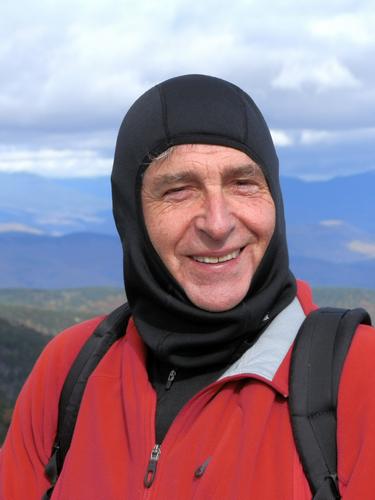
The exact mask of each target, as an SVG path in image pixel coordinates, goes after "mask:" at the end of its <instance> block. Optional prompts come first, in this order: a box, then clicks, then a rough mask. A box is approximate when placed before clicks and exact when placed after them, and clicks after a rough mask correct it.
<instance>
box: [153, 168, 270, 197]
mask: <svg viewBox="0 0 375 500" xmlns="http://www.w3.org/2000/svg"><path fill="white" fill-rule="evenodd" d="M223 170H224V171H223V179H224V181H227V180H229V179H232V178H233V177H240V176H241V177H247V178H250V177H258V176H262V177H263V173H262V170H261V168H260V167H259V166H258V165H257V164H256V163H246V164H244V165H237V166H227V167H224V169H223ZM197 180H199V177H198V175H197V174H196V173H195V172H192V171H190V170H180V171H177V172H168V173H164V174H156V175H155V177H154V179H153V180H152V187H153V189H155V190H156V191H160V190H162V189H164V188H168V186H173V185H174V184H178V183H180V182H181V183H185V182H196V181H197Z"/></svg>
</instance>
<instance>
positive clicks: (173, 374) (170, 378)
mask: <svg viewBox="0 0 375 500" xmlns="http://www.w3.org/2000/svg"><path fill="white" fill-rule="evenodd" d="M175 378H176V370H172V371H171V372H170V373H169V375H168V380H167V383H166V384H165V390H166V391H169V389H170V388H171V387H172V384H173V381H174V379H175Z"/></svg>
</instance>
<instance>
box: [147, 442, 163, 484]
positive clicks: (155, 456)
mask: <svg viewBox="0 0 375 500" xmlns="http://www.w3.org/2000/svg"><path fill="white" fill-rule="evenodd" d="M160 453H161V446H160V444H156V445H155V446H154V447H153V448H152V451H151V457H150V460H149V462H148V466H147V471H146V474H145V477H144V479H143V484H144V485H145V487H146V488H150V487H151V485H152V483H153V482H154V479H155V475H156V466H157V465H158V460H159V458H160Z"/></svg>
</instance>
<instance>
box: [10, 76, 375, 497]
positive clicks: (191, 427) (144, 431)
mask: <svg viewBox="0 0 375 500" xmlns="http://www.w3.org/2000/svg"><path fill="white" fill-rule="evenodd" d="M112 185H113V206H114V215H115V220H116V224H117V228H118V231H119V234H120V237H121V241H122V244H123V248H124V275H125V284H126V293H127V297H128V301H129V305H130V309H131V313H132V317H131V319H130V321H129V324H128V327H127V331H126V335H125V336H124V337H123V338H121V339H120V340H119V341H117V342H116V343H115V344H114V345H113V346H112V347H111V349H110V350H109V351H108V353H107V354H106V355H105V356H104V358H103V359H102V360H101V362H100V364H99V366H98V367H97V369H96V370H95V372H94V373H93V375H92V376H91V378H90V380H89V383H88V385H87V387H86V390H85V394H84V398H83V400H82V403H81V407H80V411H79V415H78V420H77V425H76V428H75V433H74V436H73V441H72V444H71V447H70V450H69V452H68V454H67V456H66V460H65V463H64V468H63V470H62V473H61V475H60V478H59V480H58V482H57V484H56V486H55V489H54V492H53V495H52V498H53V499H64V500H66V499H69V500H70V499H76V498H77V499H80V500H86V499H87V500H96V499H98V500H99V499H100V500H103V499H106V500H107V499H108V500H112V499H113V500H117V499H122V498H123V499H131V500H135V499H138V498H157V499H162V500H169V499H173V500H176V499H178V500H184V499H186V500H187V499H192V498H194V499H202V500H206V499H215V500H217V499H219V500H220V499H233V500H234V499H236V500H237V499H238V500H241V499H248V498H254V499H262V500H264V499H266V500H267V499H281V498H282V499H288V500H289V499H298V500H304V499H310V498H311V492H310V488H309V485H308V483H307V480H306V478H305V475H304V473H303V470H302V467H301V463H300V459H299V456H298V453H297V451H296V447H295V443H294V439H293V436H292V429H291V424H290V419H289V413H288V401H287V398H288V372H289V364H290V348H291V346H292V344H293V341H294V338H295V336H296V334H297V331H298V329H299V327H300V325H301V323H302V322H303V320H304V318H305V315H306V314H307V313H309V312H310V311H311V310H312V309H313V308H314V306H313V304H312V301H311V294H310V291H309V289H308V288H307V287H306V286H305V285H303V284H299V286H298V296H297V295H296V289H297V287H296V282H295V279H294V277H293V275H292V274H291V272H290V270H289V265H288V253H287V244H286V237H285V226H284V215H283V204H282V196H281V191H280V186H279V176H278V160H277V156H276V153H275V150H274V146H273V143H272V139H271V136H270V133H269V130H268V127H267V125H266V123H265V121H264V119H263V117H262V115H261V113H260V111H259V110H258V108H257V107H256V105H255V104H254V103H253V101H252V100H251V99H250V97H249V96H248V95H247V94H245V93H244V92H243V91H242V90H241V89H239V88H238V87H236V86H234V85H232V84H231V83H229V82H226V81H223V80H220V79H217V78H213V77H207V76H203V75H189V76H183V77H178V78H174V79H171V80H167V81H166V82H163V83H162V84H160V85H158V86H156V87H154V88H152V89H151V90H149V91H148V92H146V93H145V94H144V95H143V96H141V97H140V98H139V99H138V101H136V103H135V104H134V105H133V106H132V107H131V108H130V110H129V112H128V113H127V115H126V117H125V119H124V122H123V124H122V126H121V129H120V132H119V137H118V141H117V146H116V154H115V161H114V168H113V174H112ZM101 319H102V318H96V319H93V320H91V321H88V322H85V323H83V324H81V325H78V326H74V327H72V328H71V329H69V330H67V331H65V332H64V333H62V334H61V335H59V336H57V337H56V338H55V339H54V340H53V341H52V342H51V343H50V344H49V346H48V347H47V349H46V350H45V351H44V353H43V354H42V355H41V358H40V360H39V361H38V363H37V365H36V367H35V368H34V370H33V373H32V375H31V377H30V378H29V379H28V381H27V383H26V385H25V387H24V389H23V391H22V394H21V396H20V398H19V401H18V403H17V407H16V410H15V414H14V418H13V423H12V426H11V428H10V431H9V433H8V436H7V440H6V442H5V445H4V448H3V451H2V457H1V460H2V461H1V476H0V480H1V494H2V497H1V498H4V499H5V500H18V499H21V498H22V499H24V498H28V499H30V500H33V499H39V498H41V496H42V495H43V493H44V492H45V491H46V490H47V488H48V487H49V484H48V481H47V480H46V478H45V476H44V467H45V465H46V463H47V462H48V460H49V457H50V454H51V449H52V445H53V441H54V437H55V433H56V425H57V413H58V411H57V407H58V400H59V395H60V392H61V388H62V385H63V383H64V380H65V378H66V375H67V373H68V372H69V368H70V366H71V364H72V362H73V360H74V359H75V357H76V355H77V353H78V352H79V350H80V348H81V347H82V345H83V344H84V342H85V340H86V339H87V338H88V337H89V336H90V334H91V333H92V332H93V330H94V329H95V327H96V325H97V324H98V323H99V322H100V320H101ZM374 339H375V337H374V335H373V331H372V329H371V328H370V327H365V326H361V327H360V328H359V329H358V332H357V333H356V336H355V339H354V342H353V345H352V347H351V350H350V353H349V356H348V358H347V361H346V365H345V369H344V373H343V376H342V385H341V392H340V400H339V412H338V466H339V485H340V490H341V494H342V495H343V496H344V498H345V499H348V500H349V499H353V500H354V499H355V500H358V499H366V498H368V499H370V498H374V495H375V487H374V486H373V481H371V475H372V467H371V466H372V465H373V464H374V463H375V438H374V436H375V433H374V431H375V429H373V427H374V426H375V424H374V422H375V418H374V417H375V403H374V398H372V397H371V398H370V395H371V393H372V390H373V389H372V388H373V386H374V378H375V376H374V373H373V370H372V357H373V353H374V350H375V340H374Z"/></svg>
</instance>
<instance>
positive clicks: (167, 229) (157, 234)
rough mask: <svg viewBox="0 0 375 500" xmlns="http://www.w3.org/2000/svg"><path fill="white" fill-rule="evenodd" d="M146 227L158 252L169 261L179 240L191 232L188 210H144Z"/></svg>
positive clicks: (164, 259) (163, 258)
mask: <svg viewBox="0 0 375 500" xmlns="http://www.w3.org/2000/svg"><path fill="white" fill-rule="evenodd" d="M144 219H145V224H146V229H147V232H148V235H149V238H150V240H151V243H152V245H153V246H154V248H155V250H156V252H157V253H158V254H159V256H160V257H161V258H162V260H163V261H164V262H165V263H167V262H168V261H169V260H170V259H171V257H172V256H173V255H174V253H175V250H176V247H177V246H178V244H179V242H180V241H181V240H183V238H184V237H186V234H187V233H188V232H189V220H190V219H191V217H190V216H189V211H188V210H176V209H175V210H159V209H158V207H155V209H154V210H153V209H147V210H145V211H144Z"/></svg>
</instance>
